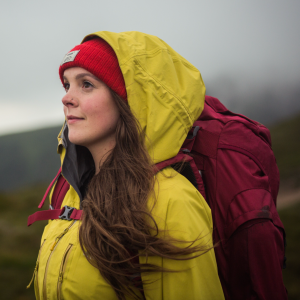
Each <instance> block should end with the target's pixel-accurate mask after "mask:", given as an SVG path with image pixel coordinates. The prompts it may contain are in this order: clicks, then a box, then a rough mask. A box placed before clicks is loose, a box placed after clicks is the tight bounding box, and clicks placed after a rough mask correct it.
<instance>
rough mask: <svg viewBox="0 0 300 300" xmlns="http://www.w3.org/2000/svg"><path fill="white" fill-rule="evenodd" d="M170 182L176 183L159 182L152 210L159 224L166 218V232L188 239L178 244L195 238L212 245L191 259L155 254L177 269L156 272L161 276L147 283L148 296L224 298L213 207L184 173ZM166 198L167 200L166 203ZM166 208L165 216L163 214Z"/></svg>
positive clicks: (170, 299) (164, 264) (158, 299)
mask: <svg viewBox="0 0 300 300" xmlns="http://www.w3.org/2000/svg"><path fill="white" fill-rule="evenodd" d="M168 181H169V182H172V183H173V184H172V185H171V186H168V187H165V186H164V184H163V182H160V193H159V196H158V199H157V205H156V208H155V211H153V215H155V218H156V220H157V221H158V225H159V224H160V223H159V220H160V219H162V218H164V222H163V223H164V229H166V231H165V235H170V236H172V237H173V238H175V239H177V240H180V241H185V243H180V242H179V243H178V246H179V247H187V246H189V245H191V242H192V241H194V240H197V241H196V244H198V245H199V244H200V245H202V246H203V247H210V250H209V251H207V252H206V253H202V255H200V256H199V257H196V258H193V259H188V260H187V259H185V260H173V259H172V260H171V259H165V258H159V257H152V261H151V262H153V263H156V264H158V265H161V266H162V267H164V268H166V269H169V270H173V271H175V272H166V273H162V274H157V275H155V276H159V277H155V278H154V277H153V276H152V277H151V279H152V281H153V279H154V280H157V282H156V283H155V285H152V286H149V288H147V286H146V285H144V288H145V296H146V299H147V300H148V299H153V300H154V299H155V300H161V299H164V300H167V299H168V300H182V299H189V300H196V299H197V300H198V299H210V300H222V299H224V295H223V291H222V287H221V284H220V280H219V277H218V271H217V265H216V260H215V254H214V249H213V248H212V217H211V212H210V209H209V207H208V205H207V204H206V201H205V200H204V198H203V197H202V196H201V194H200V193H199V192H198V191H197V190H196V189H195V187H194V186H193V185H192V184H191V183H190V182H189V181H188V180H187V179H186V178H184V177H183V176H182V175H180V174H177V175H176V176H175V177H174V178H168ZM166 200H168V201H167V203H166ZM164 202H165V204H166V206H165V208H166V209H165V210H164V208H163V206H164V205H163V203H164ZM163 211H164V214H165V216H163V215H162V212H163ZM181 258H183V257H181ZM185 258H186V257H185ZM149 262H150V259H149ZM144 279H145V280H147V278H145V277H144V278H143V282H145V281H144ZM148 279H149V280H151V279H150V278H148ZM155 289H156V291H155Z"/></svg>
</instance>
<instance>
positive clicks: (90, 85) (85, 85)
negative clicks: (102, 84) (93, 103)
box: [82, 81, 93, 89]
mask: <svg viewBox="0 0 300 300" xmlns="http://www.w3.org/2000/svg"><path fill="white" fill-rule="evenodd" d="M82 86H83V87H84V88H85V89H88V88H91V87H93V85H92V84H91V83H90V82H88V81H84V82H83V85H82Z"/></svg>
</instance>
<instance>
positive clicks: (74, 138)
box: [68, 131, 85, 146]
mask: <svg viewBox="0 0 300 300" xmlns="http://www.w3.org/2000/svg"><path fill="white" fill-rule="evenodd" d="M68 138H69V141H70V142H71V143H72V144H75V145H79V146H84V145H85V139H84V138H83V137H82V135H80V134H76V133H72V131H69V135H68Z"/></svg>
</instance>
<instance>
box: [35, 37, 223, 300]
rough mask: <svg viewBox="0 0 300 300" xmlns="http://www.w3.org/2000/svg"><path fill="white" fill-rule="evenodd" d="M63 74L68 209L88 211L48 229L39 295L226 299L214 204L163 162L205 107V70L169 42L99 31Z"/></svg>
mask: <svg viewBox="0 0 300 300" xmlns="http://www.w3.org/2000/svg"><path fill="white" fill-rule="evenodd" d="M59 75H60V79H61V81H62V83H63V86H64V88H65V90H66V94H65V96H64V97H63V99H62V102H63V105H64V113H65V117H66V124H65V125H64V127H63V129H62V131H61V133H60V135H59V138H58V139H59V146H58V152H59V154H60V157H61V163H62V175H63V176H64V178H65V179H66V180H67V181H68V183H69V184H70V188H69V190H68V192H67V193H66V195H65V197H64V200H63V203H62V207H63V206H65V205H68V206H70V207H75V208H76V209H80V208H81V209H82V210H83V213H82V218H81V220H79V221H76V220H71V221H68V220H61V219H54V220H50V221H49V224H48V225H47V226H46V227H45V230H44V233H43V236H42V242H41V248H40V252H39V256H38V263H37V268H36V272H35V291H36V297H37V299H43V300H46V299H134V298H136V299H143V297H144V298H146V299H155V300H159V299H174V300H177V299H178V300H179V299H224V297H223V292H222V289H221V285H220V282H219V278H218V273H217V266H216V261H215V256H214V250H213V247H212V238H211V235H212V219H211V213H210V209H209V207H208V206H207V204H206V202H205V200H204V198H203V197H202V196H201V194H200V193H199V192H198V191H197V190H196V188H195V187H194V186H193V185H192V184H191V183H190V182H189V181H188V180H187V179H186V178H185V177H183V176H182V175H180V174H179V173H177V172H176V171H175V170H174V169H173V168H172V167H167V168H165V169H164V170H163V171H161V172H158V173H157V174H155V173H156V171H155V167H154V164H157V163H159V162H162V161H165V160H167V159H169V158H171V157H174V156H175V155H176V154H177V153H178V151H179V150H180V148H181V145H182V143H183V141H184V140H185V138H186V135H187V133H188V132H189V130H190V128H191V126H192V124H193V122H194V121H195V119H196V118H197V117H198V116H199V115H200V113H201V111H202V109H203V105H204V94H205V87H204V84H203V81H202V78H201V75H200V73H199V71H198V70H197V69H196V68H195V67H193V66H192V65H191V64H190V63H189V62H187V61H186V60H185V59H184V58H182V57H181V56H180V55H178V54H177V53H176V52H175V51H174V50H173V49H172V48H170V47H169V46H168V45H167V44H166V43H164V42H163V41H161V40H160V39H158V38H157V37H154V36H150V35H146V34H143V33H140V32H126V33H111V32H97V33H95V34H92V35H89V36H87V37H86V38H85V39H84V40H83V42H82V44H80V45H78V46H76V47H75V48H73V49H72V50H71V51H70V52H69V53H68V54H67V55H66V56H65V58H64V60H63V61H62V64H61V66H60V69H59ZM50 201H51V195H50ZM51 204H53V203H51ZM139 276H141V279H142V281H141V280H139V278H140V277H139Z"/></svg>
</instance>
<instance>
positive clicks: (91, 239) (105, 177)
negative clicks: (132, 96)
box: [79, 91, 210, 300]
mask: <svg viewBox="0 0 300 300" xmlns="http://www.w3.org/2000/svg"><path fill="white" fill-rule="evenodd" d="M112 95H113V98H114V100H115V101H116V104H117V106H118V109H119V111H120V120H119V123H118V125H117V129H116V146H115V147H114V149H113V150H112V151H111V152H110V153H109V154H108V155H107V156H106V159H105V161H104V162H103V163H102V164H101V166H100V171H99V173H98V174H97V175H95V176H94V177H93V178H92V179H91V182H90V183H89V185H88V188H87V193H86V197H85V199H84V200H83V202H82V208H83V218H82V224H81V226H80V231H79V241H80V245H81V248H82V250H83V252H84V254H85V256H86V258H87V259H88V261H89V262H90V263H91V264H92V265H93V266H94V267H96V268H97V269H98V270H99V271H100V273H101V275H102V276H103V277H104V278H105V279H106V280H107V281H108V282H109V283H110V285H111V286H112V288H113V289H114V290H115V292H116V294H117V296H118V299H121V300H123V299H125V295H131V296H132V297H133V298H135V299H138V296H137V295H136V293H135V292H134V290H135V289H134V283H133V281H132V279H130V278H131V276H132V275H133V274H136V273H142V272H158V271H160V272H165V271H174V270H166V269H164V268H161V267H159V266H155V265H151V264H140V263H139V262H138V259H134V258H138V255H145V256H148V255H157V256H161V257H165V258H171V259H191V258H194V257H197V256H199V255H201V254H203V253H205V252H206V251H208V250H209V249H210V247H207V246H206V245H202V246H199V245H198V246H195V245H193V242H187V243H188V245H187V246H186V247H178V246H175V244H174V241H175V240H174V239H172V238H165V239H162V238H159V237H158V232H159V230H158V227H157V224H156V222H155V220H154V218H153V217H152V216H151V211H149V210H148V208H147V202H148V199H149V197H150V196H153V197H155V195H154V184H155V171H154V168H153V164H152V162H151V159H150V157H149V154H148V152H147V149H146V147H145V136H144V135H143V132H142V131H141V128H140V125H139V122H138V121H137V119H136V118H135V117H134V115H133V114H132V112H131V111H130V108H129V106H128V105H127V103H125V101H124V100H122V98H120V97H119V96H118V95H117V94H116V93H114V92H113V91H112ZM154 199H155V198H154ZM153 231H154V232H156V234H154V235H153ZM150 232H152V234H150ZM177 242H178V241H177ZM181 242H183V241H181ZM192 253H194V255H192V256H185V255H187V254H192ZM175 271H176V270H175ZM143 285H145V282H143Z"/></svg>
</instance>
